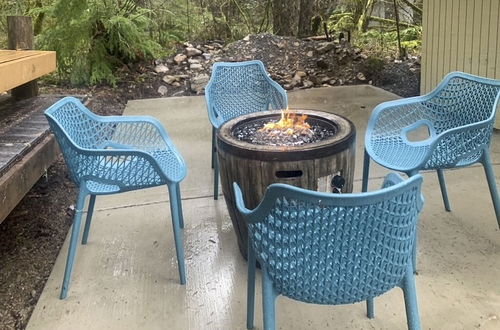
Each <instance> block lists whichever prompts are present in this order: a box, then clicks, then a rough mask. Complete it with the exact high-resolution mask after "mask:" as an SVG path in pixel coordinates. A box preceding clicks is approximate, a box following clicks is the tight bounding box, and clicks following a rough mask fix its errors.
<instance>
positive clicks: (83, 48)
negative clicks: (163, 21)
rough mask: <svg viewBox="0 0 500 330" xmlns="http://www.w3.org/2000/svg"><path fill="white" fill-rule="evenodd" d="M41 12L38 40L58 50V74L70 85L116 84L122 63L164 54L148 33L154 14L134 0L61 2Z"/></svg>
mask: <svg viewBox="0 0 500 330" xmlns="http://www.w3.org/2000/svg"><path fill="white" fill-rule="evenodd" d="M42 10H44V11H45V13H46V17H47V18H46V21H45V23H46V26H45V28H44V30H43V32H42V33H41V34H40V35H39V36H38V37H37V39H36V42H37V44H38V45H39V46H40V48H42V49H51V50H55V51H57V57H58V72H59V74H60V75H61V76H62V78H69V80H70V81H71V83H72V84H89V83H90V84H95V83H100V82H108V83H111V84H115V83H116V78H115V76H114V75H113V72H114V71H115V69H116V68H117V67H119V66H120V65H123V64H124V63H129V62H134V61H138V60H143V59H148V58H153V57H158V56H161V54H162V48H161V46H160V45H159V44H158V43H157V42H156V41H154V40H153V39H152V38H151V36H150V34H149V29H150V27H151V26H152V25H154V21H153V20H152V19H151V18H150V17H151V16H152V14H153V13H152V12H151V11H150V10H148V9H145V8H142V7H140V6H139V5H138V4H137V2H135V1H133V0H125V1H123V2H117V1H106V0H104V1H101V0H57V1H55V2H54V4H53V5H49V6H46V7H43V8H42Z"/></svg>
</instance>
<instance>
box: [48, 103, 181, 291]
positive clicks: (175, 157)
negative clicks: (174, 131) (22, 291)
mask: <svg viewBox="0 0 500 330" xmlns="http://www.w3.org/2000/svg"><path fill="white" fill-rule="evenodd" d="M45 115H46V117H47V120H48V121H49V124H50V128H51V129H52V132H53V133H54V135H55V137H56V139H57V141H58V143H59V146H60V147H61V150H62V153H63V156H64V159H65V160H66V164H67V165H68V168H69V172H70V174H71V178H72V179H73V181H74V182H75V183H76V185H77V186H78V187H79V194H78V201H77V204H76V209H75V217H74V221H73V228H72V231H71V240H70V245H69V251H68V258H67V261H66V269H65V272H64V280H63V284H62V288H61V299H64V298H66V296H67V294H68V289H69V284H70V279H71V273H72V270H73V263H74V259H75V254H76V248H77V241H78V235H79V232H80V227H81V226H80V224H81V218H82V213H83V211H84V204H85V199H86V197H87V196H90V200H89V206H88V210H87V218H86V222H85V229H84V232H83V239H82V244H86V243H87V239H88V235H89V230H90V223H91V220H92V213H93V210H94V204H95V200H96V196H97V195H109V194H116V193H120V192H125V191H131V190H137V189H143V188H149V187H155V186H160V185H167V187H168V191H169V196H170V210H171V216H172V224H173V231H174V239H175V248H176V253H177V263H178V267H179V277H180V283H181V284H185V283H186V274H185V266H184V248H183V239H182V231H181V228H183V227H184V221H183V217H182V206H181V196H180V189H179V182H180V181H181V180H182V179H184V177H185V176H186V165H185V164H184V160H183V159H182V157H181V155H180V154H179V152H178V151H177V149H176V148H175V146H174V145H173V144H172V141H171V140H170V138H169V137H168V135H167V132H166V131H165V129H164V128H163V126H162V125H161V124H160V122H158V121H157V120H156V119H154V118H151V117H146V116H126V117H120V116H107V117H103V116H98V115H95V114H94V113H92V112H91V111H89V110H88V109H87V108H86V107H85V106H84V105H83V104H82V103H81V102H80V101H79V100H78V99H76V98H73V97H65V98H64V99H62V100H60V101H58V102H57V103H55V104H54V105H52V106H51V107H50V108H49V109H47V110H46V111H45Z"/></svg>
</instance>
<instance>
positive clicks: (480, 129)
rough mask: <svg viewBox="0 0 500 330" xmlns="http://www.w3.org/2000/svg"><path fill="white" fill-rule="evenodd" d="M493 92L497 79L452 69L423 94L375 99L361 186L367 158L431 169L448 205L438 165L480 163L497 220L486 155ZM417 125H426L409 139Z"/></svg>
mask: <svg viewBox="0 0 500 330" xmlns="http://www.w3.org/2000/svg"><path fill="white" fill-rule="evenodd" d="M499 97H500V80H493V79H487V78H482V77H478V76H474V75H471V74H467V73H463V72H452V73H450V74H448V75H447V76H446V77H445V78H444V79H443V81H442V82H441V83H440V84H439V86H437V88H436V89H435V90H434V91H432V92H431V93H429V94H427V95H423V96H418V97H412V98H407V99H402V100H396V101H390V102H385V103H382V104H380V105H378V106H377V107H376V108H375V109H374V110H373V113H372V116H371V118H370V121H369V123H368V128H367V131H366V136H365V158H364V167H363V184H362V191H367V189H368V174H369V167H370V158H371V159H373V160H374V161H375V162H377V163H378V164H380V165H382V166H384V167H387V168H389V169H391V170H396V171H400V172H404V173H406V174H407V175H408V176H412V175H415V174H416V173H418V172H419V171H421V170H436V171H437V174H438V179H439V184H440V187H441V194H442V198H443V201H444V205H445V209H446V210H447V211H450V210H451V207H450V203H449V200H448V193H447V190H446V183H445V180H444V170H445V169H450V168H456V167H464V166H469V165H472V164H474V163H481V164H482V165H483V167H484V170H485V173H486V178H487V181H488V186H489V189H490V194H491V198H492V200H493V205H494V208H495V214H496V218H497V222H498V225H499V226H500V200H499V197H498V191H497V186H496V183H495V173H494V172H493V167H492V164H491V156H490V141H491V136H492V133H493V125H494V123H495V113H496V109H497V106H498V100H499ZM422 129H423V130H424V131H425V130H428V134H426V136H425V137H426V139H425V140H418V136H416V138H417V140H415V138H413V141H411V140H412V136H411V134H415V131H417V132H418V131H419V130H420V132H421V130H422ZM426 133H427V132H426Z"/></svg>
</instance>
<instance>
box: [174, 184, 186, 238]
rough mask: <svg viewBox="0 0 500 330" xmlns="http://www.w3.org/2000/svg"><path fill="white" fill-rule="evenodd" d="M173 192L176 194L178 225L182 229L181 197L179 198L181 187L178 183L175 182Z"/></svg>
mask: <svg viewBox="0 0 500 330" xmlns="http://www.w3.org/2000/svg"><path fill="white" fill-rule="evenodd" d="M175 193H176V194H177V207H178V210H179V227H181V229H184V215H183V214H182V198H181V187H180V186H179V184H178V183H177V184H175Z"/></svg>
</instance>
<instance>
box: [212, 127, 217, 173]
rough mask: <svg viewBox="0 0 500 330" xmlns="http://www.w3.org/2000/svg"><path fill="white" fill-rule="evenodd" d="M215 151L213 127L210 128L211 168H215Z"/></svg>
mask: <svg viewBox="0 0 500 330" xmlns="http://www.w3.org/2000/svg"><path fill="white" fill-rule="evenodd" d="M216 151H217V150H216V149H215V127H212V168H214V166H215V154H216Z"/></svg>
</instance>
